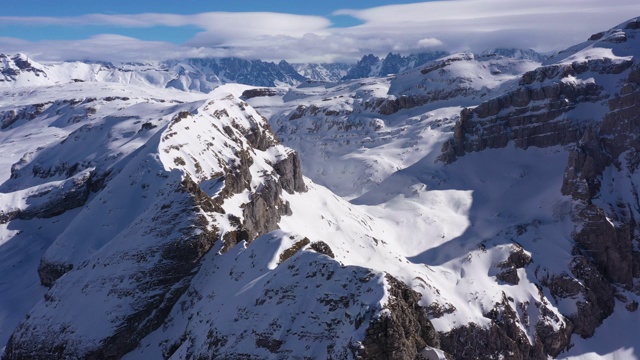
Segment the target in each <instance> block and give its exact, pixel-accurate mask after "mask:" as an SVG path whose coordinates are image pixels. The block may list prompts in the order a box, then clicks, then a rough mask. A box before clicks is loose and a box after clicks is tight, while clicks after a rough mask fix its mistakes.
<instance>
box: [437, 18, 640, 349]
mask: <svg viewBox="0 0 640 360" xmlns="http://www.w3.org/2000/svg"><path fill="white" fill-rule="evenodd" d="M632 23H633V22H630V23H629V24H632ZM627 25H628V24H627ZM624 29H625V30H620V29H619V28H616V29H612V30H610V31H609V32H604V33H601V34H597V35H594V36H592V37H591V38H590V39H589V42H587V43H586V45H584V46H585V47H586V46H587V45H592V44H593V43H594V42H595V43H596V45H595V46H601V47H604V48H611V46H613V45H610V44H611V43H614V44H615V43H620V42H623V41H622V39H625V41H626V39H630V38H634V37H635V36H636V30H635V29H633V26H630V25H628V26H624ZM581 46H583V45H580V46H577V47H575V48H574V49H573V50H571V51H567V53H569V55H561V56H567V57H569V58H570V59H576V60H571V61H564V62H561V63H558V64H551V65H547V66H543V67H541V68H539V69H536V70H535V71H531V72H528V73H525V74H524V75H523V76H522V77H521V79H520V81H519V84H518V85H519V86H518V87H517V88H516V89H514V90H511V91H509V92H507V93H506V94H504V95H502V96H498V97H496V98H493V99H491V100H488V101H486V102H484V103H482V104H480V105H478V106H477V107H475V108H467V109H464V110H463V111H462V113H461V116H460V121H459V122H458V123H457V124H456V126H455V128H454V135H453V138H452V139H450V140H449V141H448V142H446V143H445V144H444V145H443V147H442V155H441V156H440V158H439V160H441V161H443V162H445V163H452V162H454V161H456V159H457V158H458V157H460V156H464V155H465V154H466V153H470V152H476V151H482V150H485V149H492V148H504V147H506V146H508V145H509V144H514V145H515V146H516V147H518V148H522V149H526V148H528V147H530V146H534V147H543V148H544V147H552V146H564V147H565V149H567V151H568V160H567V165H566V168H565V172H564V176H563V182H562V187H561V193H562V194H563V195H567V196H570V197H571V198H572V199H573V200H574V203H573V209H572V216H573V217H572V220H573V222H574V223H575V231H574V232H573V234H572V238H573V240H574V241H575V247H574V251H573V255H574V258H573V261H572V262H571V264H569V272H570V274H569V273H568V272H565V273H563V274H556V275H552V276H547V277H545V278H543V279H541V281H540V284H541V285H543V286H544V287H547V288H548V289H549V290H550V292H551V294H552V296H553V297H554V298H555V299H556V300H558V299H570V300H571V301H574V302H575V304H576V310H575V312H574V313H571V314H564V315H565V316H566V317H567V318H568V319H569V320H570V324H571V327H570V328H567V329H566V330H567V331H569V332H573V333H575V334H578V335H580V336H582V337H590V336H592V335H593V334H594V331H595V329H596V328H597V327H598V326H599V325H600V324H602V321H603V320H604V319H605V318H607V317H608V316H609V315H611V313H612V312H613V310H614V304H615V298H614V294H615V287H614V284H615V285H619V286H622V287H623V288H626V289H635V288H634V279H637V278H638V275H639V273H638V271H637V269H638V267H639V265H638V259H640V254H639V253H638V252H637V251H636V250H635V244H634V243H635V242H636V241H637V230H636V224H637V221H638V219H639V218H640V217H639V215H640V213H638V211H637V210H635V209H634V207H636V208H637V204H638V202H637V198H638V196H637V191H636V190H635V184H634V183H633V180H631V179H632V178H633V175H632V174H635V173H636V171H637V168H638V160H637V156H636V154H637V149H639V148H640V143H639V142H638V140H637V138H638V134H639V133H640V116H639V115H638V114H639V113H640V108H639V106H638V104H639V103H640V102H639V101H638V100H640V67H639V66H638V65H637V61H636V59H635V58H633V59H631V58H630V57H623V56H622V57H618V56H616V54H617V53H618V52H623V51H625V50H621V49H618V48H615V46H614V49H613V50H614V52H613V55H612V56H611V57H609V56H608V55H607V56H602V57H597V56H591V57H590V56H586V57H583V58H581V57H580V56H578V55H579V54H580V49H581ZM575 53H577V54H578V55H573V57H572V58H571V57H570V56H571V54H575ZM561 54H562V53H561ZM595 109H600V110H598V111H595ZM612 173H615V174H620V175H622V174H625V175H622V176H621V177H617V179H620V178H622V179H624V178H628V179H629V180H628V181H627V180H621V181H622V182H623V183H624V184H625V185H623V186H621V185H620V184H615V183H614V182H617V181H616V177H614V176H611V175H610V174H612ZM627 183H629V184H628V185H627ZM623 189H627V190H623ZM507 270H510V269H507ZM498 278H500V279H501V280H503V281H505V282H508V283H515V282H516V280H517V275H515V273H514V272H513V271H505V272H503V273H501V274H499V275H498ZM635 290H636V291H637V289H635ZM565 301H566V300H565ZM551 333H553V331H550V332H549V334H551ZM558 335H559V334H556V335H554V336H558ZM562 338H563V339H564V338H565V336H564V335H563V336H562ZM561 343H562V344H563V345H562V347H564V346H566V345H567V344H568V343H566V342H564V341H562V342H561ZM554 348H556V347H555V346H554ZM554 351H555V350H554ZM545 352H547V353H550V354H551V352H549V350H548V349H545Z"/></svg>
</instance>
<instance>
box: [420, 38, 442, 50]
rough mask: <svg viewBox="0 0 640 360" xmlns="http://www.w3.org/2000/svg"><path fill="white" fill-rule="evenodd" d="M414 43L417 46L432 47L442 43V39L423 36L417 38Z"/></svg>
mask: <svg viewBox="0 0 640 360" xmlns="http://www.w3.org/2000/svg"><path fill="white" fill-rule="evenodd" d="M416 45H418V48H432V47H438V46H442V45H444V44H443V43H442V41H440V40H438V39H435V38H424V39H420V40H418V42H416Z"/></svg>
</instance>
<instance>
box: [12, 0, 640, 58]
mask: <svg viewBox="0 0 640 360" xmlns="http://www.w3.org/2000/svg"><path fill="white" fill-rule="evenodd" d="M333 15H336V16H337V15H344V16H351V17H353V18H356V19H358V20H360V21H361V22H362V24H360V25H356V26H350V27H333V26H332V23H331V21H330V19H329V18H327V17H323V16H311V15H294V14H284V13H273V12H208V13H200V14H193V15H178V14H158V13H144V14H126V15H117V14H115V15H114V14H87V15H81V16H73V17H43V16H34V17H16V16H0V25H5V26H11V25H20V26H54V27H55V26H59V27H83V26H87V27H90V26H96V25H100V26H108V27H112V28H125V29H126V28H153V27H158V26H164V27H184V26H193V27H196V28H197V29H199V32H197V34H196V35H195V36H194V37H192V38H191V39H190V40H188V41H187V42H185V43H183V44H173V43H169V42H164V41H145V40H140V39H136V38H134V37H128V36H122V35H110V34H102V35H95V36H91V37H88V38H86V39H82V40H47V41H27V40H23V39H19V38H9V37H0V52H4V53H14V52H25V53H27V54H29V55H30V56H32V57H35V58H36V59H39V60H77V59H87V60H105V61H115V62H117V61H150V60H164V59H171V58H184V57H209V56H211V57H224V56H235V57H241V58H256V59H258V58H259V59H264V60H280V59H285V60H287V61H289V62H334V61H345V62H353V61H355V60H357V59H359V58H360V57H361V56H362V55H365V54H369V53H373V54H379V55H382V54H386V53H388V52H394V53H403V54H407V53H412V52H413V53H416V52H424V51H430V50H447V51H452V52H453V51H482V50H485V49H491V48H501V47H506V48H509V47H520V48H532V49H534V50H538V51H553V50H559V49H562V48H564V47H567V46H570V45H573V44H575V43H578V42H582V41H584V40H586V38H587V37H588V36H589V35H591V34H592V33H595V32H598V31H603V30H606V29H608V28H610V27H613V26H615V25H617V24H618V23H621V22H623V21H626V20H629V19H630V18H633V17H634V16H640V4H639V3H638V2H637V0H615V4H612V2H611V1H604V0H573V1H557V0H537V1H525V0H443V1H431V2H422V3H413V4H403V5H387V6H379V7H373V8H369V9H363V10H349V9H341V10H336V11H335V12H334V13H333Z"/></svg>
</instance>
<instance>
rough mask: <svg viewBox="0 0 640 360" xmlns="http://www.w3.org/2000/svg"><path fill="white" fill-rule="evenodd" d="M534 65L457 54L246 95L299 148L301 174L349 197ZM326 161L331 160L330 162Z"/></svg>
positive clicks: (426, 149)
mask: <svg viewBox="0 0 640 360" xmlns="http://www.w3.org/2000/svg"><path fill="white" fill-rule="evenodd" d="M538 65H539V63H536V62H533V61H528V60H514V59H509V58H496V57H477V56H475V55H474V54H456V55H451V56H448V57H445V58H443V59H440V60H436V61H433V62H431V63H428V64H426V65H423V66H421V67H418V68H416V69H413V70H410V71H407V72H404V73H401V74H398V75H397V76H394V77H386V78H371V79H366V80H351V81H345V82H340V83H315V84H314V83H310V84H303V85H300V86H298V87H297V88H294V89H291V90H290V91H289V92H288V93H286V94H285V95H283V96H272V97H268V98H265V97H257V98H251V99H249V100H247V101H248V102H249V103H250V104H252V105H253V106H254V107H256V108H257V109H258V110H259V111H261V112H262V113H264V114H265V115H266V116H268V117H269V118H270V122H271V125H272V127H273V129H274V131H275V133H276V135H277V136H278V137H279V138H280V139H281V140H282V141H283V142H285V143H286V144H288V145H289V146H291V147H293V148H295V149H296V150H298V152H299V153H300V155H301V160H302V162H303V167H304V169H305V174H306V175H307V176H309V177H310V178H312V179H313V180H314V181H316V182H318V183H319V184H322V185H325V186H327V187H329V188H330V189H331V190H333V191H334V192H336V193H337V194H338V195H341V196H347V197H354V196H358V195H360V194H362V192H363V191H366V190H367V189H369V188H370V187H371V186H372V185H374V184H377V183H379V182H381V181H382V180H384V179H385V178H386V177H387V176H389V175H390V174H392V173H393V172H395V171H398V170H400V169H403V168H405V167H407V166H409V165H411V164H413V163H414V162H416V161H418V160H419V159H420V158H422V157H423V156H425V155H426V154H428V153H430V152H433V151H438V150H439V147H440V146H441V143H440V142H439V141H440V140H439V138H437V137H436V136H435V134H437V133H439V131H440V129H439V128H440V127H442V128H443V129H444V128H447V127H450V126H451V125H453V123H454V122H455V120H456V119H457V118H458V116H459V113H460V110H461V106H469V105H474V104H478V103H480V102H481V101H483V100H484V99H485V98H487V97H489V96H491V95H492V94H498V93H500V92H501V91H503V89H504V88H508V87H509V86H515V84H517V80H518V76H519V75H521V74H522V73H524V72H525V71H528V70H532V69H534V68H535V67H537V66H538ZM327 160H329V161H327Z"/></svg>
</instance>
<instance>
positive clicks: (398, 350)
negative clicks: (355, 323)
mask: <svg viewBox="0 0 640 360" xmlns="http://www.w3.org/2000/svg"><path fill="white" fill-rule="evenodd" d="M386 280H387V282H388V283H389V295H390V297H391V298H390V300H389V303H388V304H387V309H388V312H386V313H383V314H382V315H381V316H380V317H379V318H377V319H374V320H372V321H371V322H370V323H369V327H368V328H367V332H366V336H365V339H364V341H363V342H362V346H363V347H364V349H362V350H361V351H359V352H358V356H359V357H361V358H363V359H373V360H378V359H380V360H388V359H402V360H409V359H416V358H418V354H419V353H420V352H421V351H422V349H424V348H425V347H426V346H431V347H436V348H439V347H440V344H439V341H438V333H437V332H436V330H435V329H434V327H433V325H432V324H431V322H430V321H429V319H428V318H427V313H426V311H425V309H424V308H423V307H421V306H420V305H419V301H420V297H421V296H420V294H419V293H417V292H415V291H413V290H411V289H410V288H409V287H407V285H406V284H404V283H403V282H401V281H399V280H397V279H396V278H394V277H393V276H391V275H387V276H386Z"/></svg>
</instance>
